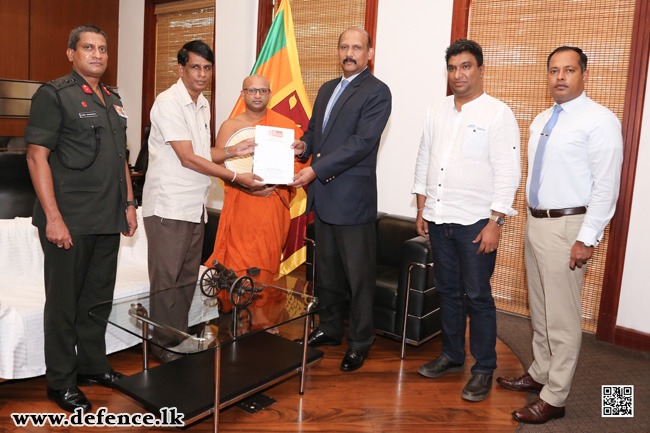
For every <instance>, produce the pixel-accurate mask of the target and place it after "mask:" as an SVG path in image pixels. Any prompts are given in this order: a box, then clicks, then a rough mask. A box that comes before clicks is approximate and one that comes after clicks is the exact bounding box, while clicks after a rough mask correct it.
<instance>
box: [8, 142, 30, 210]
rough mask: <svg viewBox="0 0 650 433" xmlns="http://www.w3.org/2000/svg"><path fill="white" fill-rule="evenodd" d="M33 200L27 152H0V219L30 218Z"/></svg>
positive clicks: (22, 150) (13, 150)
mask: <svg viewBox="0 0 650 433" xmlns="http://www.w3.org/2000/svg"><path fill="white" fill-rule="evenodd" d="M35 199H36V193H35V192H34V186H33V185H32V180H31V178H30V177H29V170H28V168H27V151H26V150H25V149H21V150H15V149H12V150H0V219H11V218H15V217H28V216H31V215H32V212H33V210H34V200H35Z"/></svg>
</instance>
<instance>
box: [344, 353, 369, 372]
mask: <svg viewBox="0 0 650 433" xmlns="http://www.w3.org/2000/svg"><path fill="white" fill-rule="evenodd" d="M367 357H368V352H361V351H360V350H355V349H348V351H347V352H345V356H344V357H343V362H341V370H343V371H354V370H358V369H360V368H361V366H362V365H363V361H365V360H366V358H367Z"/></svg>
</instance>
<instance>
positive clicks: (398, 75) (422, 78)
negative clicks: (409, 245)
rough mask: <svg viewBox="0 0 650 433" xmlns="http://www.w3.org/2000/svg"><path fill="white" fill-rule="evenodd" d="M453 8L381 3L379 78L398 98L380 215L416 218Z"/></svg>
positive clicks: (383, 158) (382, 161)
mask: <svg viewBox="0 0 650 433" xmlns="http://www.w3.org/2000/svg"><path fill="white" fill-rule="evenodd" d="M452 6H453V1H452V0H444V1H435V2H434V1H426V0H417V1H408V2H398V1H380V2H379V14H378V17H377V42H376V47H377V48H376V54H375V76H377V78H379V79H380V80H382V81H384V82H385V83H386V84H387V85H388V87H390V90H391V92H392V95H393V111H392V114H391V116H390V120H389V122H388V126H387V127H386V131H385V132H384V135H383V140H382V145H381V148H380V151H379V160H378V163H377V188H378V190H379V211H381V212H388V213H394V214H399V215H407V216H413V217H415V213H416V212H415V210H416V206H415V196H413V195H412V194H411V188H412V187H413V174H414V170H415V159H416V157H417V152H418V148H419V146H420V136H421V135H422V125H423V123H424V114H425V112H426V109H427V108H428V107H429V105H431V103H432V102H433V101H434V100H436V99H439V98H443V97H444V96H445V94H446V90H447V77H446V72H445V71H446V69H445V60H444V59H445V49H446V48H447V46H448V45H449V35H450V34H451V15H452Z"/></svg>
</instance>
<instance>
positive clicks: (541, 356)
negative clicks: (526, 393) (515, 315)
mask: <svg viewBox="0 0 650 433" xmlns="http://www.w3.org/2000/svg"><path fill="white" fill-rule="evenodd" d="M583 219H584V215H571V216H565V217H560V218H533V217H532V216H530V213H529V215H528V219H527V222H526V237H525V253H526V275H527V277H528V299H529V303H530V316H531V319H532V325H533V356H534V361H533V364H532V365H531V366H530V368H529V369H528V373H529V374H530V375H531V376H532V378H533V379H535V380H536V381H537V382H539V383H543V384H545V385H544V388H543V389H542V391H541V393H540V398H541V399H542V400H544V401H545V402H547V403H549V404H551V405H553V406H564V405H565V402H566V399H567V396H568V395H569V390H570V389H571V383H572V382H573V374H574V373H575V369H576V365H577V363H578V356H579V354H580V345H581V343H582V326H581V317H582V304H581V292H582V279H583V277H584V274H585V270H586V266H583V267H582V268H581V269H580V268H577V267H576V269H575V270H573V271H572V270H571V269H570V268H569V261H570V257H571V247H572V246H573V244H574V243H575V241H576V238H577V237H578V232H579V231H580V227H581V226H582V221H583Z"/></svg>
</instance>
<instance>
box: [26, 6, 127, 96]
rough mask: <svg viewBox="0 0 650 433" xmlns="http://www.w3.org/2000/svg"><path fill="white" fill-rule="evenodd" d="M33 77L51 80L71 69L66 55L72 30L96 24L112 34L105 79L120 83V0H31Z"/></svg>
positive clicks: (109, 40) (31, 72)
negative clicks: (118, 46) (118, 53)
mask: <svg viewBox="0 0 650 433" xmlns="http://www.w3.org/2000/svg"><path fill="white" fill-rule="evenodd" d="M30 3H31V26H30V50H29V62H30V77H29V79H30V80H35V81H49V80H52V79H54V78H58V77H60V76H63V75H65V74H67V73H69V72H70V70H71V64H70V62H69V61H68V58H67V57H66V55H65V51H66V48H67V46H68V37H69V36H70V30H72V29H73V28H75V27H76V26H78V25H80V24H95V25H97V26H99V27H101V28H102V30H104V32H105V33H106V36H107V37H108V56H109V61H108V68H107V69H106V73H105V74H104V77H103V78H102V82H104V83H106V84H108V85H111V86H115V85H117V45H118V43H117V42H118V21H119V5H120V3H119V0H102V1H87V0H57V1H51V0H31V2H30Z"/></svg>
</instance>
